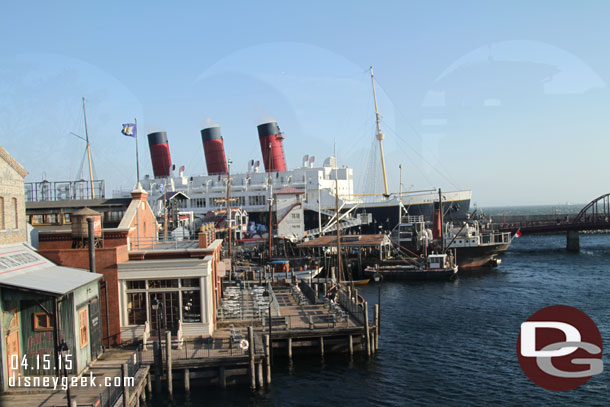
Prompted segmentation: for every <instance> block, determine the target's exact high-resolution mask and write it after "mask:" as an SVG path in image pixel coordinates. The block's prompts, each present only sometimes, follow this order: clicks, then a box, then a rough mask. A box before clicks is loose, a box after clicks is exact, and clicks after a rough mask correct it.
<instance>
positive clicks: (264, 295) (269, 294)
mask: <svg viewBox="0 0 610 407" xmlns="http://www.w3.org/2000/svg"><path fill="white" fill-rule="evenodd" d="M263 297H265V298H267V300H268V301H269V364H271V365H272V364H273V362H272V361H273V357H272V355H273V353H272V352H273V342H272V341H271V331H272V327H271V299H272V296H271V292H269V290H265V291H264V292H263Z"/></svg>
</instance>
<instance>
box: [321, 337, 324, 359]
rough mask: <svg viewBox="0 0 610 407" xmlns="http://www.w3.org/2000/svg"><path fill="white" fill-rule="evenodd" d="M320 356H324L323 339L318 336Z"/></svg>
mask: <svg viewBox="0 0 610 407" xmlns="http://www.w3.org/2000/svg"><path fill="white" fill-rule="evenodd" d="M320 356H324V337H323V336H320Z"/></svg>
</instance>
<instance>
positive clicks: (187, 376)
mask: <svg viewBox="0 0 610 407" xmlns="http://www.w3.org/2000/svg"><path fill="white" fill-rule="evenodd" d="M184 390H186V391H191V371H190V370H189V369H184Z"/></svg>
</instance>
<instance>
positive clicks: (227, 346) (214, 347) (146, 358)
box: [140, 328, 248, 364]
mask: <svg viewBox="0 0 610 407" xmlns="http://www.w3.org/2000/svg"><path fill="white" fill-rule="evenodd" d="M239 330H241V336H240V335H239V334H237V332H236V336H235V337H233V338H206V339H203V340H200V341H193V342H187V341H184V343H183V344H182V349H172V360H173V361H178V360H191V359H205V358H208V359H210V358H218V357H227V356H245V355H247V351H244V350H242V349H241V348H240V346H239V342H240V341H241V339H247V337H248V332H247V328H240V329H239ZM161 354H162V357H163V361H165V360H167V350H166V347H165V346H161ZM140 357H141V359H140V360H141V363H145V364H153V363H154V362H155V351H154V350H153V349H152V347H149V348H148V349H147V350H143V349H142V350H140ZM164 363H165V362H164Z"/></svg>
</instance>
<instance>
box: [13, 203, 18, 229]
mask: <svg viewBox="0 0 610 407" xmlns="http://www.w3.org/2000/svg"><path fill="white" fill-rule="evenodd" d="M13 209H14V212H15V229H19V207H18V205H17V198H13Z"/></svg>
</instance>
